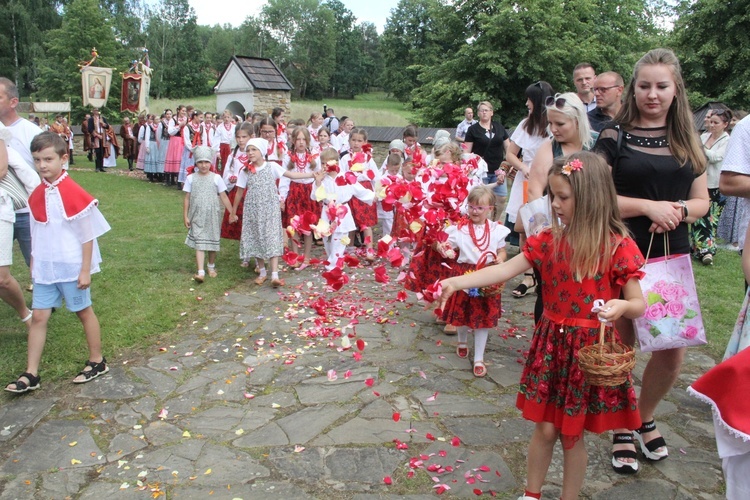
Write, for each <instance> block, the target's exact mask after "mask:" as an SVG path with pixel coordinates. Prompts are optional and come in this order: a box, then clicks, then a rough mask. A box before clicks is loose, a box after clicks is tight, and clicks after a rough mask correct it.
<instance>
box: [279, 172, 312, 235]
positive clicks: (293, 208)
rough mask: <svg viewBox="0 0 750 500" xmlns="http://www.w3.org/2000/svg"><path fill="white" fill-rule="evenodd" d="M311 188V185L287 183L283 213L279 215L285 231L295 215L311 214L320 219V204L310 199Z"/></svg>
mask: <svg viewBox="0 0 750 500" xmlns="http://www.w3.org/2000/svg"><path fill="white" fill-rule="evenodd" d="M313 186H314V184H313V183H310V184H303V183H301V182H294V181H292V182H290V183H289V194H287V196H286V203H285V204H284V211H283V212H282V213H281V223H282V224H283V227H284V228H285V229H286V228H287V227H288V226H289V221H290V220H291V219H292V217H294V216H295V215H302V214H303V213H305V212H312V213H314V214H315V215H317V216H318V217H320V204H319V203H318V202H317V201H315V200H313V199H312V198H310V193H312V188H313Z"/></svg>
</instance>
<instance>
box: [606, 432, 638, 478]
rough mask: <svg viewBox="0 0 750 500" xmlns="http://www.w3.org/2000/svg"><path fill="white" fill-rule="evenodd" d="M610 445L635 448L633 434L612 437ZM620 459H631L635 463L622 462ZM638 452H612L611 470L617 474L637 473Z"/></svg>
mask: <svg viewBox="0 0 750 500" xmlns="http://www.w3.org/2000/svg"><path fill="white" fill-rule="evenodd" d="M612 444H631V445H633V448H635V442H634V441H633V433H632V432H628V433H620V434H615V435H614V436H612ZM621 458H632V459H634V460H635V462H623V461H621V460H620V459H621ZM637 458H638V452H637V451H635V450H634V449H633V450H617V451H613V452H612V468H613V469H614V470H615V472H617V473H618V474H635V473H636V472H638V460H636V459H637Z"/></svg>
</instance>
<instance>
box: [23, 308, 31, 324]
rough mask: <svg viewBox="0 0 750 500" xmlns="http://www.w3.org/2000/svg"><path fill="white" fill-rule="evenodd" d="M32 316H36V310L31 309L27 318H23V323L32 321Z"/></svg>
mask: <svg viewBox="0 0 750 500" xmlns="http://www.w3.org/2000/svg"><path fill="white" fill-rule="evenodd" d="M32 316H34V311H33V310H31V309H29V315H28V316H26V317H25V318H21V323H28V322H29V321H31V317H32Z"/></svg>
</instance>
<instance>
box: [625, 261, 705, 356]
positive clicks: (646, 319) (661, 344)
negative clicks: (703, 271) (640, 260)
mask: <svg viewBox="0 0 750 500" xmlns="http://www.w3.org/2000/svg"><path fill="white" fill-rule="evenodd" d="M644 271H645V272H646V276H645V277H644V278H643V279H642V280H641V288H642V290H643V298H644V300H645V301H646V311H645V312H644V313H643V316H642V317H640V318H638V319H636V320H635V326H636V331H637V333H638V341H639V343H640V345H641V350H642V351H645V352H648V351H657V350H662V349H673V348H676V347H686V346H691V345H700V344H705V343H706V340H705V338H706V337H705V335H706V334H705V330H704V328H703V319H702V317H701V312H700V306H699V304H698V296H697V293H696V291H695V280H694V278H693V268H692V263H691V262H690V256H689V255H672V256H670V257H669V259H668V260H664V258H658V259H650V260H649V261H648V263H647V264H646V266H645V267H644Z"/></svg>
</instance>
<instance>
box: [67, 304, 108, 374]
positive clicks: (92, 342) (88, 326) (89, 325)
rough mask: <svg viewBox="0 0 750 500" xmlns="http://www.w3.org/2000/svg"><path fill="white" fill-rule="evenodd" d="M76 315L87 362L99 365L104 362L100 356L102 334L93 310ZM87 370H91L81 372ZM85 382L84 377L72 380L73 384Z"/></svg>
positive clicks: (88, 308)
mask: <svg viewBox="0 0 750 500" xmlns="http://www.w3.org/2000/svg"><path fill="white" fill-rule="evenodd" d="M76 315H77V316H78V319H80V320H81V324H82V325H83V333H84V334H85V335H86V344H88V346H89V361H93V362H94V363H101V362H102V361H104V356H103V355H102V333H101V329H100V327H99V319H98V318H97V317H96V314H94V308H93V307H92V306H89V307H87V308H86V309H84V310H82V311H78V312H77V313H76ZM89 370H91V367H89V366H87V367H86V368H84V370H83V371H89ZM85 380H86V377H85V376H83V375H78V376H77V377H76V378H74V379H73V382H83V381H85Z"/></svg>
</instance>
